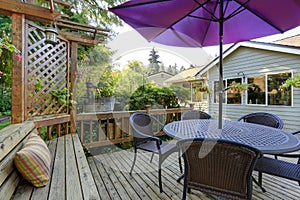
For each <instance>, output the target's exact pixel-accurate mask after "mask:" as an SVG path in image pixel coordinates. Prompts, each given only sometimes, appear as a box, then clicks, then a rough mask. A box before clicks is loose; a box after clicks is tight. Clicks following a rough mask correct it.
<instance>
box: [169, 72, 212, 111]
mask: <svg viewBox="0 0 300 200" xmlns="http://www.w3.org/2000/svg"><path fill="white" fill-rule="evenodd" d="M202 68H203V66H202V67H194V68H189V69H186V70H183V71H181V72H180V73H178V74H176V75H175V76H173V77H171V78H169V79H167V80H166V81H165V82H164V85H166V86H170V85H178V86H182V87H185V88H189V89H190V91H191V97H190V103H194V104H195V108H196V109H197V108H199V107H200V108H201V109H202V110H207V99H208V95H207V93H206V92H200V91H199V88H200V87H202V86H204V85H207V83H206V78H204V79H197V80H196V79H195V75H196V74H197V73H198V72H199V70H201V69H202Z"/></svg>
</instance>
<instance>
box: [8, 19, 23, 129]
mask: <svg viewBox="0 0 300 200" xmlns="http://www.w3.org/2000/svg"><path fill="white" fill-rule="evenodd" d="M12 33H13V34H12V43H13V45H15V47H16V48H17V49H19V50H21V51H22V60H18V59H17V58H16V54H15V53H13V56H12V116H11V122H12V124H16V123H21V122H23V121H25V120H26V119H25V94H24V93H25V81H24V80H25V59H26V58H25V56H24V55H25V49H24V47H25V43H26V40H25V39H24V37H25V35H26V34H25V16H24V15H23V14H15V13H13V14H12Z"/></svg>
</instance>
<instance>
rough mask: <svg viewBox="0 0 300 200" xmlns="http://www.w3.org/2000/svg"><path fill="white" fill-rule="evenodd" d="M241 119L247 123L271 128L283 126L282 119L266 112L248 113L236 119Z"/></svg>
mask: <svg viewBox="0 0 300 200" xmlns="http://www.w3.org/2000/svg"><path fill="white" fill-rule="evenodd" d="M241 120H243V121H244V122H248V123H254V124H261V125H265V126H270V127H273V128H278V129H282V128H283V121H282V120H281V119H280V118H279V117H278V116H277V115H275V114H272V113H266V112H255V113H250V114H247V115H244V116H242V117H240V118H239V119H238V121H241Z"/></svg>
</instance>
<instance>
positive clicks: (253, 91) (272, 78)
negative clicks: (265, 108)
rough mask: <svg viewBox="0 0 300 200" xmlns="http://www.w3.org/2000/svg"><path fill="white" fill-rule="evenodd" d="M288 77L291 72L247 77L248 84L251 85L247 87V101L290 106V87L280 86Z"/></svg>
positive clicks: (249, 102)
mask: <svg viewBox="0 0 300 200" xmlns="http://www.w3.org/2000/svg"><path fill="white" fill-rule="evenodd" d="M290 77H291V73H290V72H287V73H279V74H268V75H267V76H257V77H251V78H248V84H251V85H253V87H252V88H249V89H248V97H247V103H248V104H262V105H265V104H267V105H286V106H290V105H291V89H290V88H288V89H282V88H280V86H281V85H282V84H283V83H284V82H285V81H286V80H287V79H288V78H290ZM266 79H267V81H266ZM266 91H267V95H266ZM266 98H267V99H266Z"/></svg>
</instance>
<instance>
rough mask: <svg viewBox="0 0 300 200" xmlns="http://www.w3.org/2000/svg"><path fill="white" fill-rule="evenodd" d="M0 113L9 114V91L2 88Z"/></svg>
mask: <svg viewBox="0 0 300 200" xmlns="http://www.w3.org/2000/svg"><path fill="white" fill-rule="evenodd" d="M0 112H1V113H2V114H5V115H9V114H10V112H11V89H10V88H2V91H1V94H0Z"/></svg>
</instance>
